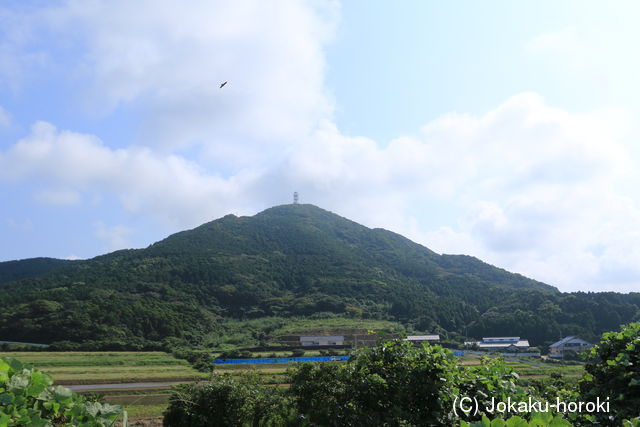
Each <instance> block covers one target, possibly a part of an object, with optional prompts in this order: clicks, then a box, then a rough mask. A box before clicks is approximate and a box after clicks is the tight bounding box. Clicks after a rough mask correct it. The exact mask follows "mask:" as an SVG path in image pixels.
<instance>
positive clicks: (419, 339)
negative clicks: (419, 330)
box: [402, 335, 440, 344]
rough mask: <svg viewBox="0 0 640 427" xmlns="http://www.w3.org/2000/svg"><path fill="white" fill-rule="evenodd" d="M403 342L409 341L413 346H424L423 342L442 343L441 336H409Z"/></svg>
mask: <svg viewBox="0 0 640 427" xmlns="http://www.w3.org/2000/svg"><path fill="white" fill-rule="evenodd" d="M402 341H409V342H410V343H412V344H422V343H423V342H431V341H440V335H408V336H407V337H406V338H405V339H403V340H402Z"/></svg>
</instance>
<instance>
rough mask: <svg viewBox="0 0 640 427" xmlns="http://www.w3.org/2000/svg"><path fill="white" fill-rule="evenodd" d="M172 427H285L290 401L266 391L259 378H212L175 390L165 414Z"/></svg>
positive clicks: (287, 422) (221, 375)
mask: <svg viewBox="0 0 640 427" xmlns="http://www.w3.org/2000/svg"><path fill="white" fill-rule="evenodd" d="M164 424H165V425H169V426H176V427H181V426H185V427H186V426H188V427H199V426H225V427H227V426H228V427H233V426H246V425H256V426H257V425H260V426H285V425H288V424H290V425H295V424H294V423H292V422H290V421H289V415H288V414H287V401H286V400H285V399H284V396H283V394H282V393H281V392H279V391H278V390H277V389H275V388H273V387H269V388H267V387H265V386H264V384H262V382H261V381H260V379H259V377H258V376H256V375H244V376H242V377H240V378H233V377H231V376H230V375H224V374H218V375H212V377H211V380H210V382H207V383H204V384H184V385H181V386H178V387H176V389H174V391H173V393H172V395H171V398H170V400H169V408H168V409H167V411H166V412H165V414H164Z"/></svg>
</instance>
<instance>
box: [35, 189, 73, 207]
mask: <svg viewBox="0 0 640 427" xmlns="http://www.w3.org/2000/svg"><path fill="white" fill-rule="evenodd" d="M34 198H35V200H36V201H38V202H40V203H42V204H45V205H59V206H65V205H67V206H70V205H78V204H80V202H81V201H82V197H81V196H80V193H78V192H77V191H74V190H69V189H55V190H41V191H38V192H36V193H35V194H34Z"/></svg>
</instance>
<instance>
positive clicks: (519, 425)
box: [460, 412, 571, 427]
mask: <svg viewBox="0 0 640 427" xmlns="http://www.w3.org/2000/svg"><path fill="white" fill-rule="evenodd" d="M528 426H536V427H547V426H548V427H565V426H571V423H570V422H569V421H567V420H565V419H564V418H562V415H555V416H554V415H552V414H550V413H548V412H540V413H534V414H531V417H530V419H529V420H526V419H524V418H522V417H518V416H513V417H511V418H507V419H506V420H503V419H502V418H494V419H493V420H490V419H489V418H487V417H486V416H483V417H482V419H481V420H480V421H476V422H474V423H468V422H466V421H461V422H460V427H528Z"/></svg>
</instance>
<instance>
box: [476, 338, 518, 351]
mask: <svg viewBox="0 0 640 427" xmlns="http://www.w3.org/2000/svg"><path fill="white" fill-rule="evenodd" d="M465 345H477V346H478V348H479V349H480V350H493V351H522V350H527V349H528V348H529V340H525V339H520V337H486V338H482V341H473V342H465Z"/></svg>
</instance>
